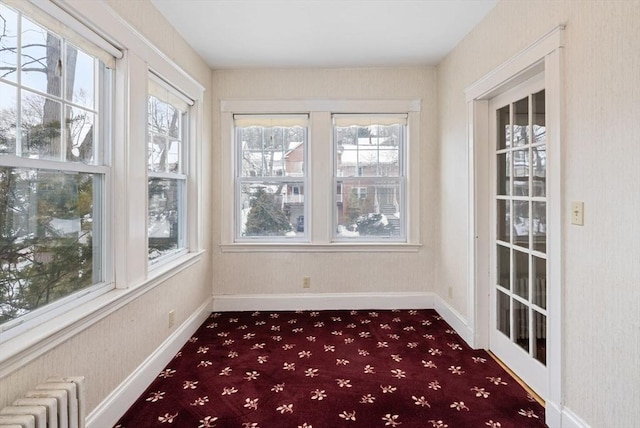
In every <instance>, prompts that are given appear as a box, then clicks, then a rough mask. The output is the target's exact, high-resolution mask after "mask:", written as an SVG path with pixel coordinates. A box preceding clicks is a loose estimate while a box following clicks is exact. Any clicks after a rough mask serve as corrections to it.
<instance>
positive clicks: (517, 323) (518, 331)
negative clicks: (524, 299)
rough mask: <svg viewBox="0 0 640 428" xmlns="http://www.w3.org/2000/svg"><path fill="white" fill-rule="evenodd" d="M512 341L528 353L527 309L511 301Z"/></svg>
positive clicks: (514, 300)
mask: <svg viewBox="0 0 640 428" xmlns="http://www.w3.org/2000/svg"><path fill="white" fill-rule="evenodd" d="M513 330H514V331H513V340H514V341H515V342H516V343H517V344H518V345H520V347H521V348H522V349H524V350H525V351H527V352H528V351H529V307H528V306H527V305H525V304H523V303H521V302H519V301H517V300H516V299H513Z"/></svg>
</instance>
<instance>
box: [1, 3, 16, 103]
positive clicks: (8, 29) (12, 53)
mask: <svg viewBox="0 0 640 428" xmlns="http://www.w3.org/2000/svg"><path fill="white" fill-rule="evenodd" d="M0 21H1V22H2V37H0V78H2V79H6V80H10V81H12V82H15V81H16V79H17V74H18V73H17V70H18V27H17V23H18V16H17V14H16V13H15V12H14V11H12V10H11V9H9V8H7V7H5V6H3V5H2V4H0ZM3 96H4V95H3ZM0 98H2V97H0Z"/></svg>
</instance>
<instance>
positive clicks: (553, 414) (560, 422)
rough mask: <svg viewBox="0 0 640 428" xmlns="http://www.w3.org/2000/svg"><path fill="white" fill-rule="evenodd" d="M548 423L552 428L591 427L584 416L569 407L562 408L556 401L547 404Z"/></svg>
mask: <svg viewBox="0 0 640 428" xmlns="http://www.w3.org/2000/svg"><path fill="white" fill-rule="evenodd" d="M544 410H545V415H546V421H545V422H546V423H547V425H548V426H549V427H550V428H591V425H589V424H588V423H586V422H585V421H584V420H582V418H580V417H579V416H578V415H576V414H575V413H573V412H572V411H571V410H570V409H568V408H567V407H564V408H563V409H560V408H559V407H558V406H556V405H555V404H554V403H549V402H547V403H546V405H545V409H544Z"/></svg>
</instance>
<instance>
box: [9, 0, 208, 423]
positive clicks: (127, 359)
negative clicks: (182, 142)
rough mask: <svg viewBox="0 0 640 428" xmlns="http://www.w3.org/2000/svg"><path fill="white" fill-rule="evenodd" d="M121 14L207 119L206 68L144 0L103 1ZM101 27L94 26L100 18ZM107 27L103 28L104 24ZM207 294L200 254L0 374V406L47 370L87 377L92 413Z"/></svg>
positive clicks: (205, 241)
mask: <svg viewBox="0 0 640 428" xmlns="http://www.w3.org/2000/svg"><path fill="white" fill-rule="evenodd" d="M108 3H109V4H110V5H111V6H112V7H113V8H114V9H115V10H116V11H117V12H118V13H119V14H120V15H121V16H122V17H124V18H125V19H126V20H127V21H129V22H130V23H131V24H133V25H134V26H135V27H136V28H137V29H138V31H139V32H140V33H141V34H143V35H144V36H145V37H146V38H148V39H149V40H150V41H152V43H154V44H155V45H156V46H157V47H158V48H159V49H160V50H161V51H162V52H164V53H165V54H166V55H167V56H169V57H170V58H171V59H172V60H173V61H174V62H176V63H177V64H179V66H180V67H182V68H183V69H184V70H185V71H186V72H187V73H189V74H190V75H191V76H192V77H194V78H195V79H196V80H198V81H199V82H200V83H201V84H202V85H203V86H204V87H205V88H206V93H205V103H204V114H203V117H205V118H209V117H211V101H210V100H211V98H210V96H209V94H210V93H211V71H210V70H209V68H208V67H207V66H206V64H205V63H204V62H203V61H202V60H201V59H200V58H199V57H198V56H197V55H196V54H195V53H194V52H193V50H192V49H191V48H190V47H189V46H188V45H186V43H185V42H184V41H183V40H182V38H180V36H179V35H178V34H177V33H176V32H175V31H174V30H172V29H171V27H170V26H169V24H168V23H167V22H166V21H165V20H164V18H162V16H161V15H160V14H159V13H158V12H157V10H156V9H155V8H154V7H153V6H152V5H151V3H150V2H148V1H119V0H118V1H115V0H114V1H109V2H108ZM98 24H99V23H98ZM105 30H106V31H107V32H108V31H109V29H108V28H106V29H105ZM205 122H206V123H205V124H204V126H203V138H202V144H203V156H204V157H205V159H206V160H207V161H206V162H205V165H209V164H210V161H209V160H210V156H211V150H210V141H211V140H210V136H211V132H210V125H209V120H206V121H205ZM203 175H204V176H203V189H202V190H203V191H202V194H203V204H204V206H203V208H204V209H203V211H204V212H205V213H208V212H209V211H210V209H209V208H210V206H211V198H210V194H211V185H210V183H211V178H210V169H209V168H206V169H205V171H204V174H203ZM203 225H204V230H203V237H204V239H203V246H204V248H205V249H206V250H207V251H210V249H211V239H210V237H211V229H210V217H209V216H205V218H204V222H203ZM210 295H211V263H210V257H209V256H208V255H207V254H205V255H204V257H202V260H201V261H200V262H199V263H197V264H196V265H194V266H192V267H191V268H189V269H187V270H185V271H183V272H181V273H179V274H178V275H175V276H174V277H172V278H171V279H170V280H167V281H166V282H164V283H162V284H160V285H159V286H157V287H155V288H153V289H152V290H151V291H149V292H147V293H146V294H144V295H142V296H141V297H140V298H138V299H136V300H135V301H133V302H132V303H130V304H129V305H127V306H125V307H124V308H122V309H120V310H119V311H117V312H115V313H113V314H112V315H110V316H108V317H107V318H105V319H103V320H101V321H100V322H98V323H96V324H94V325H93V326H91V327H90V328H88V329H86V330H84V331H83V332H81V333H80V334H77V335H76V336H74V337H72V338H70V339H69V340H68V341H66V342H64V343H63V344H61V345H60V346H58V347H56V348H55V349H53V350H51V351H50V352H48V353H46V354H45V355H43V356H42V357H40V358H38V359H36V360H34V361H33V362H31V363H29V364H28V365H26V366H24V367H22V368H21V369H19V370H17V371H16V372H14V373H12V374H10V375H9V376H8V377H6V378H3V379H0V385H1V388H0V408H2V407H3V406H5V405H6V404H8V403H10V402H12V401H13V400H14V399H15V398H17V397H18V396H19V395H21V394H22V393H24V392H25V391H26V390H27V389H29V388H32V387H33V386H35V385H36V384H38V383H40V382H42V381H44V380H45V379H46V378H47V377H48V376H52V375H84V376H86V378H87V385H88V388H87V390H88V395H87V411H88V412H91V410H93V409H94V408H95V407H96V406H97V405H98V404H99V403H100V402H101V401H102V400H104V399H105V397H106V396H107V395H108V394H109V393H110V392H111V391H112V390H113V389H114V388H116V387H117V386H118V385H119V384H120V383H121V382H122V381H123V380H125V378H126V377H127V376H129V375H130V374H131V373H132V372H133V371H134V370H135V369H136V368H137V367H138V366H139V365H140V364H141V363H142V362H143V361H144V360H145V358H147V357H148V356H149V355H150V354H151V353H153V352H154V351H155V350H156V348H158V346H160V344H161V343H162V342H163V341H164V340H165V339H166V338H167V337H168V336H169V334H170V333H172V332H173V331H175V328H176V327H177V326H179V325H180V324H181V323H182V322H183V321H185V320H186V319H187V318H188V317H189V316H190V315H191V314H192V313H193V312H194V311H195V310H196V309H197V308H199V307H200V306H201V305H202V304H203V303H204V302H205V301H206V300H207V299H208V297H209V296H210ZM170 309H175V310H176V327H174V329H172V330H169V329H168V328H167V326H168V324H167V320H168V315H167V314H168V312H169V310H170Z"/></svg>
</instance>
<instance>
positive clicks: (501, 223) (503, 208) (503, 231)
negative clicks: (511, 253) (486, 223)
mask: <svg viewBox="0 0 640 428" xmlns="http://www.w3.org/2000/svg"><path fill="white" fill-rule="evenodd" d="M510 206H511V201H509V200H508V199H498V201H497V211H496V239H498V240H500V241H503V242H511V211H510Z"/></svg>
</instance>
